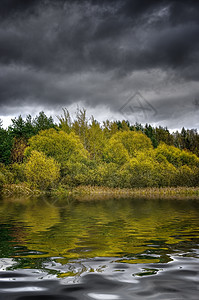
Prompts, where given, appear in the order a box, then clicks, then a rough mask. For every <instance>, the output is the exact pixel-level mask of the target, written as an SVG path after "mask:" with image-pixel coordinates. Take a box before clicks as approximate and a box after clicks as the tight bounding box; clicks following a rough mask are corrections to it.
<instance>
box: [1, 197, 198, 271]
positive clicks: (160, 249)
mask: <svg viewBox="0 0 199 300" xmlns="http://www.w3.org/2000/svg"><path fill="white" fill-rule="evenodd" d="M44 200H45V201H44ZM198 208H199V201H197V200H155V199H153V200H149V199H148V200H147V199H146V200H144V199H132V200H129V199H120V200H111V199H110V200H109V201H95V202H72V203H70V202H69V203H68V204H67V206H66V207H64V208H59V207H56V206H53V205H49V203H48V201H46V199H43V200H42V199H40V200H38V199H4V200H3V201H1V205H0V224H1V241H0V253H1V257H13V258H14V260H15V261H16V262H17V266H18V267H19V268H22V267H23V268H42V264H43V262H44V261H48V259H49V258H51V257H57V258H58V257H62V258H65V259H64V260H63V259H60V260H59V259H57V261H58V262H59V263H61V264H65V263H66V262H67V261H69V260H77V259H80V258H94V257H118V261H121V262H127V263H152V262H168V261H169V260H170V256H169V255H170V254H171V253H173V252H176V251H186V250H189V251H190V249H191V248H192V245H193V243H195V244H196V242H194V241H196V240H197V239H198V238H199V229H198V217H199V209H198ZM147 272H148V271H147ZM69 273H70V272H69ZM60 276H61V275H60ZM140 276H141V275H140Z"/></svg>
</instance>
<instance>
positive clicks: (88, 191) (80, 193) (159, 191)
mask: <svg viewBox="0 0 199 300" xmlns="http://www.w3.org/2000/svg"><path fill="white" fill-rule="evenodd" d="M1 194H2V195H4V196H8V197H9V196H14V195H18V196H20V195H23V196H42V195H49V196H55V197H61V198H71V199H74V200H78V201H85V200H100V199H101V200H106V199H110V198H134V197H136V198H181V197H182V198H189V197H191V198H198V199H199V187H159V188H157V187H156V188H150V187H147V188H132V189H126V188H124V189H120V188H108V187H101V186H78V187H74V188H65V187H59V188H58V189H51V190H50V191H41V190H38V189H32V188H30V187H29V186H28V185H27V184H25V183H23V184H10V185H4V186H3V189H2V191H1Z"/></svg>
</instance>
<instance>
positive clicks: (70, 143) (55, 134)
mask: <svg viewBox="0 0 199 300" xmlns="http://www.w3.org/2000/svg"><path fill="white" fill-rule="evenodd" d="M32 150H37V151H39V152H43V153H45V154H46V155H47V156H51V157H53V158H54V159H55V160H56V161H57V162H59V163H61V164H64V163H65V162H66V161H67V160H69V159H71V160H74V161H77V160H82V159H85V158H87V156H88V153H87V151H86V150H85V149H84V147H83V145H82V143H81V142H80V139H79V137H78V136H76V135H75V134H74V133H70V134H67V133H66V132H64V131H61V130H59V131H57V130H55V129H48V130H44V131H40V132H39V134H38V135H36V136H33V137H32V138H30V139H29V147H28V148H27V149H26V151H25V154H26V156H28V155H30V153H31V151H32Z"/></svg>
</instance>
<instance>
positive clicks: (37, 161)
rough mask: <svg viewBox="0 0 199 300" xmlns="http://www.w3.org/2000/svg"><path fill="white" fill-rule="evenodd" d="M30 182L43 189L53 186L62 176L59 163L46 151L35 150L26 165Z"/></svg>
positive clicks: (26, 172)
mask: <svg viewBox="0 0 199 300" xmlns="http://www.w3.org/2000/svg"><path fill="white" fill-rule="evenodd" d="M25 174H26V178H27V181H28V183H30V185H31V186H32V187H36V188H40V189H43V190H46V189H49V188H51V187H53V186H54V185H55V184H56V183H57V181H58V179H59V177H60V167H59V164H58V163H57V162H56V161H55V160H54V159H53V158H50V157H47V156H46V155H45V154H44V153H41V152H38V151H35V150H33V151H32V152H31V156H30V157H29V160H28V162H27V163H26V167H25Z"/></svg>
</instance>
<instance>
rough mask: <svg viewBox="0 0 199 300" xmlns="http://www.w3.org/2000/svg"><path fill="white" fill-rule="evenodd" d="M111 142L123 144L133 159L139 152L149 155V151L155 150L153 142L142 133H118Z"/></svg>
mask: <svg viewBox="0 0 199 300" xmlns="http://www.w3.org/2000/svg"><path fill="white" fill-rule="evenodd" d="M111 140H115V141H117V142H120V143H122V144H123V146H124V148H125V149H126V150H127V151H128V154H129V156H131V157H133V156H136V155H137V153H138V152H139V151H143V152H145V153H147V151H149V150H151V149H153V146H152V143H151V140H150V139H149V138H148V137H147V136H146V135H145V134H143V133H141V132H136V131H122V132H117V133H116V134H114V135H113V136H112V138H111Z"/></svg>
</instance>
